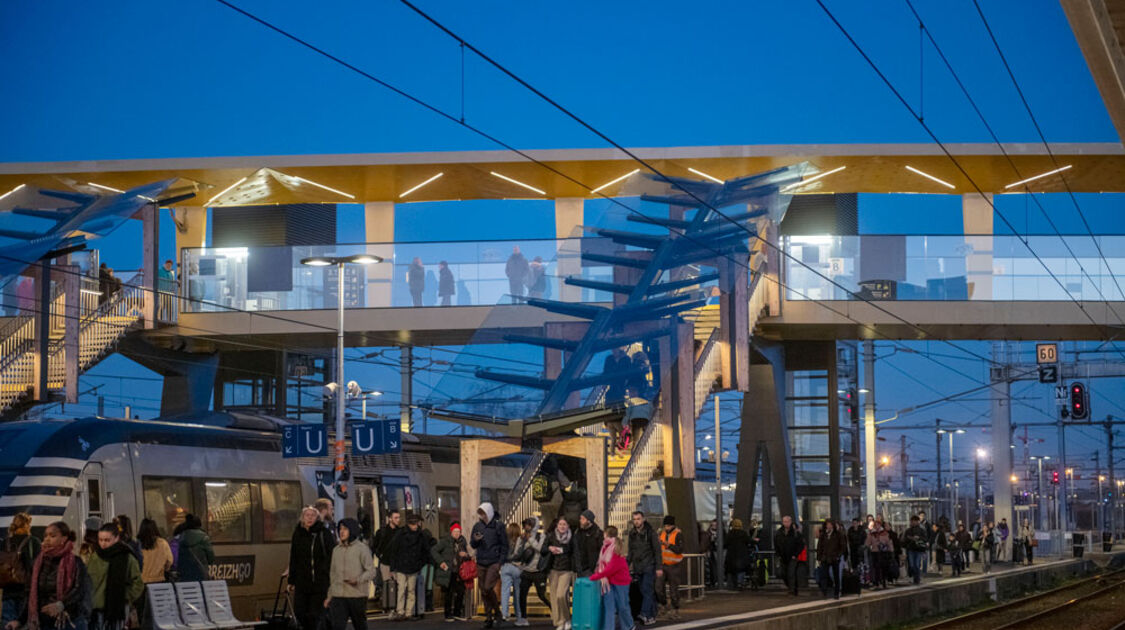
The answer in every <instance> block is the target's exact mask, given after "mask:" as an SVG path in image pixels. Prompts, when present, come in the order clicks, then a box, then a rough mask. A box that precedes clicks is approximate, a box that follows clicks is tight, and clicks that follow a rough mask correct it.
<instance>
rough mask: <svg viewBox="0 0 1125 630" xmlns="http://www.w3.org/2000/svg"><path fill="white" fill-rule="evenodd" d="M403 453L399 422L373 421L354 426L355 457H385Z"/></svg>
mask: <svg viewBox="0 0 1125 630" xmlns="http://www.w3.org/2000/svg"><path fill="white" fill-rule="evenodd" d="M401 452H402V433H401V427H399V421H398V420H372V421H369V422H357V423H355V424H353V425H352V454H353V455H383V454H386V453H401Z"/></svg>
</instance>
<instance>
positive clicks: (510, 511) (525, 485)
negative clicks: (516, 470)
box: [502, 451, 547, 523]
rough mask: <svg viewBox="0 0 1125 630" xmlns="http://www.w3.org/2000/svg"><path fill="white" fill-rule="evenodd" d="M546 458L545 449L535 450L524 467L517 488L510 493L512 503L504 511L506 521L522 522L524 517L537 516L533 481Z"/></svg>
mask: <svg viewBox="0 0 1125 630" xmlns="http://www.w3.org/2000/svg"><path fill="white" fill-rule="evenodd" d="M546 459H547V454H546V453H544V452H543V451H535V453H534V454H533V455H532V456H531V460H530V461H528V463H527V466H526V467H525V468H524V469H523V474H521V475H520V478H519V479H518V480H517V481H516V487H515V489H514V490H513V491H512V493H511V495H509V496H511V497H512V499H510V500H511V501H512V504H511V505H509V506H506V509H504V510H503V511H502V512H503V514H504V515H505V518H504V522H505V523H522V522H523V521H524V519H526V518H529V517H531V516H535V492H534V488H533V487H532V482H533V481H534V480H535V476H536V475H538V474H539V467H540V466H542V465H543V461H544V460H546Z"/></svg>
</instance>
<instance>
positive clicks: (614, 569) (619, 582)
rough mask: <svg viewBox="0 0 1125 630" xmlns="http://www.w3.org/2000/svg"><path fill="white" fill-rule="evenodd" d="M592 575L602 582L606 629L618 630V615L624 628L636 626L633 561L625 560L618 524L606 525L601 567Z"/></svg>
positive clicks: (600, 561)
mask: <svg viewBox="0 0 1125 630" xmlns="http://www.w3.org/2000/svg"><path fill="white" fill-rule="evenodd" d="M590 579H591V580H593V581H595V582H601V586H602V595H604V598H603V599H602V603H603V604H604V608H605V622H604V625H603V626H602V630H614V619H613V618H614V616H615V615H616V617H617V619H618V620H619V621H620V622H621V628H620V630H633V613H632V612H631V611H630V610H629V584H630V583H631V582H632V579H631V578H630V577H629V564H628V563H627V562H626V561H625V544H624V543H622V542H621V539H620V538H618V537H617V528H616V527H614V526H612V525H610V526H608V527H606V528H605V540H604V541H603V542H602V551H601V554H600V555H599V556H598V570H597V572H595V573H594V574H593V575H591V576H590Z"/></svg>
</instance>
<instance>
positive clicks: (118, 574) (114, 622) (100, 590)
mask: <svg viewBox="0 0 1125 630" xmlns="http://www.w3.org/2000/svg"><path fill="white" fill-rule="evenodd" d="M88 571H89V575H90V588H91V589H92V591H93V594H94V596H93V613H92V615H91V617H90V626H91V628H95V629H97V630H124V628H125V626H126V622H127V621H128V619H129V611H130V609H131V608H132V606H133V603H134V602H136V601H137V600H138V599H140V597H141V595H142V594H144V592H145V583H144V581H143V580H142V579H141V567H140V563H138V562H137V558H136V556H134V555H133V550H132V549H130V548H129V546H128V545H126V544H125V543H123V542H121V535H120V532H119V530H118V528H117V525H115V524H114V523H106V524H105V525H102V528H101V529H100V530H98V549H97V551H96V552H95V553H94V556H93V557H92V558H90V565H89V567H88Z"/></svg>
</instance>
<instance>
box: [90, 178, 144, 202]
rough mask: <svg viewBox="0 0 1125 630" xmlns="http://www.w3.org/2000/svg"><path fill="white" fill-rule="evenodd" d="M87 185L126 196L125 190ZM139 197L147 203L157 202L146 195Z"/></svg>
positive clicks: (99, 185) (93, 184)
mask: <svg viewBox="0 0 1125 630" xmlns="http://www.w3.org/2000/svg"><path fill="white" fill-rule="evenodd" d="M86 183H87V184H88V185H90V186H93V187H94V188H101V189H102V190H108V191H109V192H115V193H117V194H119V195H124V194H125V191H124V190H118V189H117V188H114V187H112V186H102V185H101V184H95V183H94V182H86ZM137 196H138V197H140V198H141V199H144V200H145V201H152V202H155V201H156V200H155V199H153V198H152V197H146V196H144V195H137Z"/></svg>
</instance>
